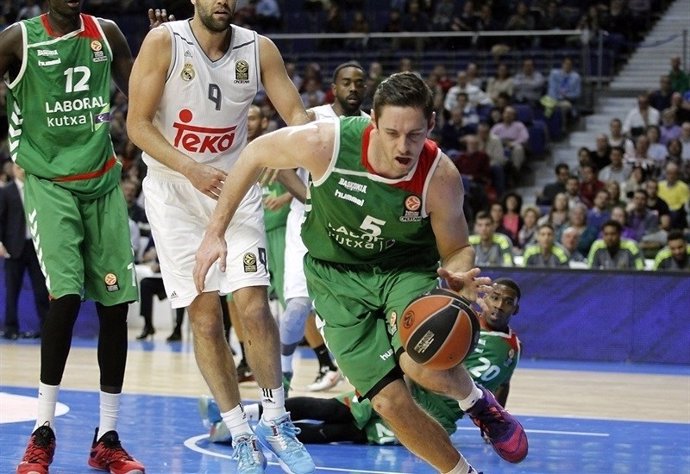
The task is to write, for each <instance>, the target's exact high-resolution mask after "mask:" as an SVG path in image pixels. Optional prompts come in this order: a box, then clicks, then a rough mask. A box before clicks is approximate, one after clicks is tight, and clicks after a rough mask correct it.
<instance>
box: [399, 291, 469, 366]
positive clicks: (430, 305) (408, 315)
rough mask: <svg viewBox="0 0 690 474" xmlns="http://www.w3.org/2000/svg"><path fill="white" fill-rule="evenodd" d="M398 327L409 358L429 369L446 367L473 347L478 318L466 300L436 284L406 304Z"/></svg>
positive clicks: (464, 355)
mask: <svg viewBox="0 0 690 474" xmlns="http://www.w3.org/2000/svg"><path fill="white" fill-rule="evenodd" d="M398 331H400V340H401V342H402V345H403V348H404V349H405V351H406V352H407V353H408V354H409V355H410V357H411V358H412V360H414V361H415V362H417V363H419V364H422V365H424V366H426V367H429V368H430V369H435V370H445V369H449V368H451V367H454V366H456V365H458V364H459V363H460V362H462V361H463V360H464V359H465V357H467V355H468V354H470V353H471V352H472V351H473V350H474V347H475V345H476V344H477V340H478V339H479V320H478V319H477V315H476V314H475V313H474V311H473V310H472V308H471V307H470V304H469V303H468V302H467V301H466V300H464V299H463V298H461V297H459V296H458V295H457V294H455V293H453V292H451V291H448V290H443V289H440V288H438V289H434V290H432V291H430V292H429V293H425V294H423V295H422V296H419V297H417V298H415V299H414V300H412V301H411V302H410V304H409V305H407V308H405V311H403V314H402V319H401V321H400V324H399V327H398Z"/></svg>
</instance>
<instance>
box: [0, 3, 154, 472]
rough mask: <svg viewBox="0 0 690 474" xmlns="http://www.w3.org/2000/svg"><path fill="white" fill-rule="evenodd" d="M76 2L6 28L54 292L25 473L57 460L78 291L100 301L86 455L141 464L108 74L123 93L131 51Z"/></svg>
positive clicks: (130, 272)
mask: <svg viewBox="0 0 690 474" xmlns="http://www.w3.org/2000/svg"><path fill="white" fill-rule="evenodd" d="M80 11H81V2H79V1H66V0H50V1H49V8H48V13H47V14H44V15H41V16H39V17H36V18H32V19H29V20H24V21H21V22H18V23H15V24H13V25H11V26H10V27H8V28H7V29H5V30H4V31H3V32H2V33H0V76H5V74H7V76H5V77H6V78H7V79H6V81H7V87H8V102H7V104H8V105H7V106H8V116H9V117H10V124H9V130H10V141H9V148H10V153H11V156H12V159H13V160H14V161H15V162H16V163H17V164H18V165H19V166H21V167H22V168H23V169H24V170H25V172H26V185H25V195H24V198H25V208H26V214H27V222H28V223H29V226H30V229H31V233H32V238H33V241H34V245H35V247H36V250H37V254H38V255H39V260H40V263H41V268H42V270H43V273H44V274H45V276H46V284H47V287H48V290H49V292H50V295H51V302H50V310H49V312H48V316H47V318H46V321H45V324H44V326H43V328H42V340H41V374H40V383H39V389H38V416H37V419H36V425H35V426H34V431H33V433H32V435H31V437H30V440H29V444H28V447H27V449H26V452H25V454H24V457H23V459H22V461H21V463H20V464H19V466H18V467H17V472H18V473H20V474H21V473H47V472H48V467H49V465H50V463H51V462H52V459H53V454H54V451H55V432H54V429H55V423H54V420H55V406H56V402H57V396H58V391H59V387H60V383H61V381H62V376H63V373H64V369H65V363H66V361H67V356H68V354H69V350H70V345H71V341H72V330H73V327H74V323H75V321H76V318H77V314H78V312H79V306H80V304H81V300H82V298H85V299H92V300H94V301H95V302H96V309H97V312H98V319H99V326H100V329H99V339H98V363H99V367H100V371H101V377H100V424H99V427H98V428H96V433H95V435H94V441H93V445H92V448H91V453H90V456H89V459H88V463H89V465H90V466H92V467H95V468H98V469H103V470H106V471H108V470H109V471H110V472H111V473H116V474H119V473H129V474H133V473H143V472H144V466H143V465H142V464H141V463H139V462H137V461H136V460H134V459H133V458H132V457H131V456H130V455H129V454H127V452H126V451H125V450H124V449H123V448H122V446H121V444H120V441H119V436H118V433H117V431H116V424H117V419H118V415H119V407H120V394H121V392H122V384H123V379H124V372H125V363H126V359H127V309H128V303H130V302H132V301H134V300H136V299H137V286H136V281H135V277H134V262H133V253H132V247H131V243H130V237H129V227H128V225H127V208H126V205H125V200H124V197H123V195H122V191H121V190H120V186H119V178H120V168H121V165H120V163H119V162H118V161H117V159H116V158H115V155H114V153H113V146H112V143H111V141H110V135H109V122H110V82H111V78H112V79H114V80H115V83H116V84H117V86H118V87H119V88H120V89H121V90H122V91H123V92H125V93H126V92H127V84H128V80H129V73H130V70H131V67H132V55H131V52H130V50H129V46H128V45H127V42H126V40H125V38H124V36H123V34H122V32H121V31H120V29H119V28H118V27H117V25H115V23H113V22H112V21H107V20H103V19H100V18H95V17H92V16H89V15H84V14H81V13H80ZM158 15H159V17H160V13H158ZM149 17H150V18H151V17H152V12H149ZM153 20H155V18H152V22H153Z"/></svg>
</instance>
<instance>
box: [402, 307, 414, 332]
mask: <svg viewBox="0 0 690 474" xmlns="http://www.w3.org/2000/svg"><path fill="white" fill-rule="evenodd" d="M402 324H403V327H404V328H405V329H410V328H411V327H412V325H413V324H414V311H408V312H407V313H405V314H404V315H403V320H402Z"/></svg>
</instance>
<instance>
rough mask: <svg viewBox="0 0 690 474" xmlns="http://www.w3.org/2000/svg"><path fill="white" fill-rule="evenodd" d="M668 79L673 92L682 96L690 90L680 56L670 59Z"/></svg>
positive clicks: (689, 80)
mask: <svg viewBox="0 0 690 474" xmlns="http://www.w3.org/2000/svg"><path fill="white" fill-rule="evenodd" d="M668 77H669V79H670V81H671V89H673V91H674V92H680V93H681V94H683V93H684V92H685V91H686V90H688V89H690V77H689V76H688V74H687V73H686V72H685V71H683V67H682V66H681V62H680V56H674V57H672V58H671V70H670V71H669V73H668Z"/></svg>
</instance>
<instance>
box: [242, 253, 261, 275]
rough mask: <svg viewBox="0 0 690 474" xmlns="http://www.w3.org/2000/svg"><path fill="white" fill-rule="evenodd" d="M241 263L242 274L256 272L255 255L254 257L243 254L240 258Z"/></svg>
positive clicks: (251, 254) (249, 254)
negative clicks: (242, 267) (242, 266)
mask: <svg viewBox="0 0 690 474" xmlns="http://www.w3.org/2000/svg"><path fill="white" fill-rule="evenodd" d="M242 263H243V264H244V273H256V272H257V270H258V269H257V266H256V255H254V254H253V253H251V252H247V253H245V254H244V257H243V258H242Z"/></svg>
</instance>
